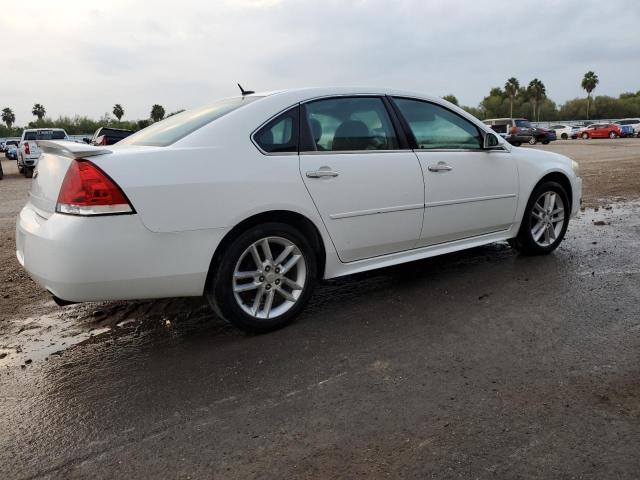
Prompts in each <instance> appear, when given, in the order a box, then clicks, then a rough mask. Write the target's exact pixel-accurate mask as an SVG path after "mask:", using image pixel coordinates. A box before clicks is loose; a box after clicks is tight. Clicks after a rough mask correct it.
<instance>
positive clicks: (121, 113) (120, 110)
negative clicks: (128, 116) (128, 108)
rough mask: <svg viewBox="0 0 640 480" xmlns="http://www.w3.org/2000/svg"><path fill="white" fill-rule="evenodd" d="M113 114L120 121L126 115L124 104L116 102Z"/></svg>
mask: <svg viewBox="0 0 640 480" xmlns="http://www.w3.org/2000/svg"><path fill="white" fill-rule="evenodd" d="M113 114H114V115H115V117H116V118H117V119H118V121H120V119H121V118H122V117H123V116H124V108H122V105H120V104H119V103H116V104H115V105H114V106H113Z"/></svg>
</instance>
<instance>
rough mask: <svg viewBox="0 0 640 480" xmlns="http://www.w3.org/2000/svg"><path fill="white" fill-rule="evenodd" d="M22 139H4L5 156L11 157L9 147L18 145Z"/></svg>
mask: <svg viewBox="0 0 640 480" xmlns="http://www.w3.org/2000/svg"><path fill="white" fill-rule="evenodd" d="M19 142H20V141H19V140H5V141H4V148H3V152H4V156H5V157H7V158H9V157H8V155H7V153H8V152H9V149H10V148H11V147H12V146H13V147H16V148H17V147H18V143H19Z"/></svg>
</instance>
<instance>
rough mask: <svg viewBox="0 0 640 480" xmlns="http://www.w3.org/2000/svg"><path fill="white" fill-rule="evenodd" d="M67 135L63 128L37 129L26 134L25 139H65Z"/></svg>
mask: <svg viewBox="0 0 640 480" xmlns="http://www.w3.org/2000/svg"><path fill="white" fill-rule="evenodd" d="M65 137H66V136H65V133H64V131H62V130H37V131H35V132H26V133H25V134H24V139H25V140H64V139H65Z"/></svg>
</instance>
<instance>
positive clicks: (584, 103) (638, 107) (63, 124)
mask: <svg viewBox="0 0 640 480" xmlns="http://www.w3.org/2000/svg"><path fill="white" fill-rule="evenodd" d="M599 83H600V79H599V78H598V75H596V74H595V73H594V72H593V71H588V72H587V73H585V74H584V77H583V78H582V81H581V83H580V85H581V87H582V88H583V89H584V91H585V92H586V94H587V95H586V97H585V98H574V99H573V100H568V101H567V102H565V103H564V104H562V105H559V106H558V105H557V104H556V103H555V102H554V101H553V100H551V99H550V98H549V97H547V88H546V86H545V84H544V83H543V82H542V81H541V80H540V79H538V78H534V79H533V80H531V81H530V82H529V83H528V84H526V86H525V85H524V84H521V83H520V81H519V80H518V79H517V78H515V77H511V78H509V79H508V80H507V81H506V83H505V84H504V87H494V88H492V89H491V90H490V91H489V95H487V96H486V97H484V98H483V99H482V101H481V102H480V104H479V105H478V106H477V107H471V106H464V105H462V106H461V108H463V109H465V110H466V111H468V112H469V113H471V114H472V115H474V116H475V117H477V118H479V119H485V118H500V117H524V118H528V119H530V120H535V121H557V120H584V119H590V118H602V119H614V118H625V117H640V90H638V91H637V92H635V93H634V92H625V93H622V94H620V95H619V96H618V97H617V98H616V97H611V96H607V95H600V96H596V97H592V95H591V94H592V93H593V91H594V90H595V89H596V87H597V86H598V84H599ZM443 98H444V99H445V100H448V101H450V102H451V103H454V104H456V105H458V99H457V98H456V96H455V95H452V94H450V95H445V96H444V97H443ZM182 111H183V110H178V111H175V112H171V113H170V114H169V115H166V116H167V117H169V116H171V115H175V114H176V113H180V112H182ZM31 113H32V114H33V115H34V117H36V119H35V120H34V121H32V122H29V124H28V125H27V127H26V128H39V127H52V128H64V129H65V131H66V132H67V133H68V134H70V135H81V134H88V133H92V132H94V131H95V130H97V129H98V128H99V127H114V128H126V129H128V130H134V131H137V130H140V129H142V128H145V127H147V126H149V125H150V124H151V123H153V122H158V121H160V120H162V119H163V118H165V109H164V107H163V106H162V105H159V104H155V105H153V106H152V107H151V112H150V115H149V118H146V119H142V120H122V117H124V114H125V111H124V108H123V107H122V105H121V104H119V103H116V104H115V105H114V106H113V110H112V114H113V117H112V116H111V115H110V114H108V113H105V114H104V115H103V116H102V117H101V118H99V119H98V120H93V119H91V118H89V117H86V116H80V115H76V116H74V117H68V116H60V117H58V118H57V119H55V120H54V119H51V118H47V117H46V113H47V111H46V109H45V107H44V106H43V105H42V104H40V103H36V104H34V106H33V109H32V110H31ZM114 117H115V118H114ZM15 121H16V116H15V114H14V113H13V110H12V109H11V108H9V107H5V108H4V109H3V110H2V122H3V123H4V125H2V124H0V137H12V136H19V135H21V134H22V128H17V127H14V125H15Z"/></svg>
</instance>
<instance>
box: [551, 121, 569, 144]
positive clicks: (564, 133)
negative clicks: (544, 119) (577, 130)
mask: <svg viewBox="0 0 640 480" xmlns="http://www.w3.org/2000/svg"><path fill="white" fill-rule="evenodd" d="M549 130H553V131H554V132H556V137H558V138H561V139H562V140H569V139H570V138H571V133H572V128H571V126H570V125H562V124H556V125H551V126H550V127H549Z"/></svg>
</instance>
